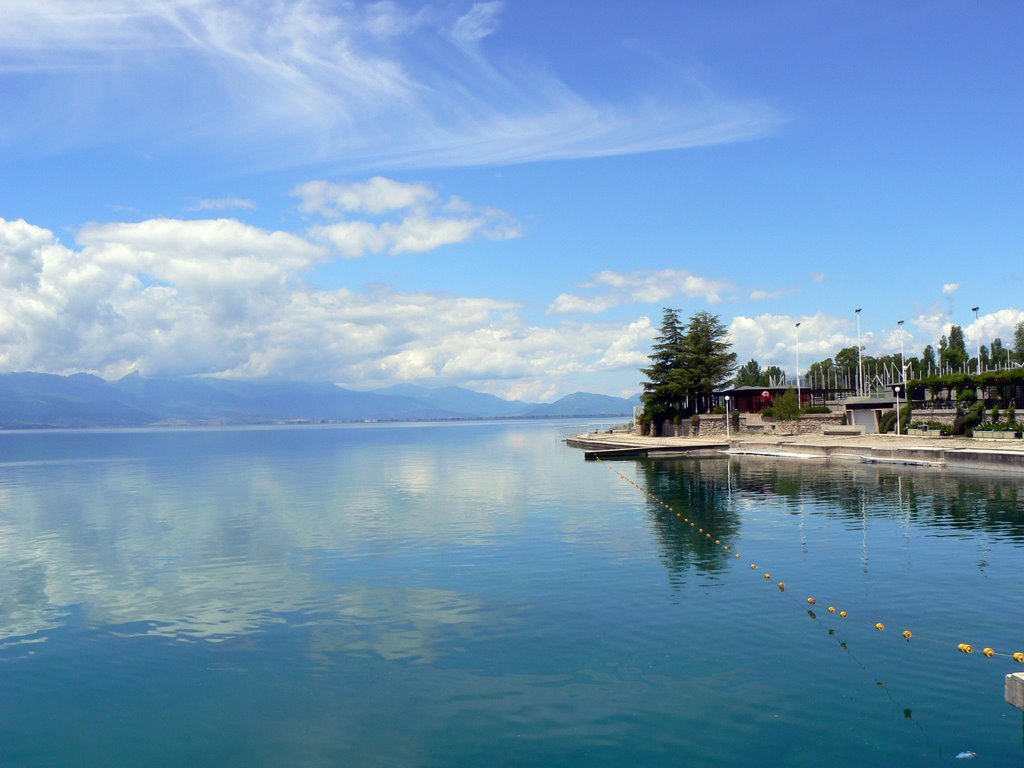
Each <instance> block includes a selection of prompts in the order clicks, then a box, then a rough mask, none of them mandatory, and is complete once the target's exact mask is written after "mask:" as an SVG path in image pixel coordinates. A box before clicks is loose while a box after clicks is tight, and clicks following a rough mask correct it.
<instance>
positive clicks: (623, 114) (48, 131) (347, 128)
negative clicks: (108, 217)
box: [0, 0, 780, 169]
mask: <svg viewBox="0 0 1024 768" xmlns="http://www.w3.org/2000/svg"><path fill="white" fill-rule="evenodd" d="M511 8H512V12H514V10H515V9H514V6H513V7H511ZM501 11H502V6H501V4H500V3H495V2H486V3H477V4H475V5H473V6H471V7H470V8H469V9H468V10H466V7H465V5H462V7H461V8H459V7H444V8H440V7H436V6H430V5H424V6H422V7H421V8H419V9H413V8H411V7H408V6H402V5H399V4H397V3H390V2H379V3H360V2H346V3H328V2H326V1H317V0H305V1H304V2H292V3H237V2H230V0H7V2H6V3H5V5H4V23H3V24H2V25H0V77H9V78H13V76H14V75H18V76H20V75H24V74H25V73H29V74H30V75H31V76H32V78H33V82H34V83H35V85H36V87H35V88H33V89H32V90H27V89H26V90H24V91H19V93H18V99H14V100H13V102H14V103H18V109H17V111H12V110H10V109H7V110H4V111H3V114H2V115H0V116H2V117H4V120H2V121H0V122H2V124H3V125H4V126H5V132H4V134H3V135H2V136H0V140H2V141H6V142H9V143H14V144H25V145H29V146H32V147H38V148H41V149H43V150H44V151H45V150H49V149H53V148H67V147H69V146H83V145H86V146H87V145H91V144H94V143H97V142H110V141H113V140H117V141H122V142H129V141H131V142H133V143H143V142H144V144H145V146H146V148H147V149H148V150H149V151H150V152H154V151H159V150H160V149H161V148H163V147H167V146H172V145H173V146H180V145H183V144H190V145H195V146H211V145H212V146H216V147H218V148H219V150H221V151H228V152H238V153H239V154H240V155H242V156H245V157H247V158H250V160H251V161H252V162H256V161H255V160H252V158H257V157H258V158H259V162H260V163H261V164H265V165H268V166H284V165H296V164H303V163H309V162H316V161H333V162H339V163H344V164H345V165H346V167H349V168H362V169H365V168H370V167H373V168H380V167H391V168H413V167H438V166H473V165H481V164H500V163H517V162H531V161H537V160H544V159H565V158H580V157H598V156H610V155H621V154H632V153H637V152H650V151H655V150H665V149H680V148H686V147H698V146H708V145H714V144H721V143H727V142H735V141H744V140H749V139H754V138H758V137H761V136H764V135H766V134H768V133H770V132H771V131H772V130H773V129H774V128H775V127H776V126H777V125H778V124H779V122H780V117H779V115H778V114H777V113H776V112H775V110H773V109H772V108H770V107H769V106H766V105H765V104H763V103H760V102H757V101H753V100H747V101H740V100H730V99H727V98H723V97H720V96H717V95H716V94H714V93H713V92H712V90H711V89H710V88H709V87H708V86H707V84H705V83H702V82H697V81H696V80H694V79H693V78H692V76H691V78H690V79H689V80H686V79H684V78H679V77H672V78H668V77H661V78H655V77H652V78H651V79H650V86H649V87H648V88H647V89H646V91H645V89H644V88H643V86H642V85H641V86H638V87H637V89H636V92H637V96H636V97H635V98H634V99H632V100H631V101H629V102H623V101H617V102H611V101H605V100H601V99H600V98H595V97H590V96H584V95H582V94H581V93H578V92H576V91H574V90H573V89H572V88H570V87H569V86H568V85H567V84H566V83H565V82H563V81H562V80H560V79H559V78H558V76H557V74H556V73H554V72H553V71H552V67H551V65H550V64H549V63H547V62H540V63H537V64H533V63H530V62H529V58H528V54H529V52H526V53H527V56H516V57H506V58H503V59H501V60H499V59H497V58H495V57H493V56H491V57H488V55H487V51H486V46H483V45H481V41H482V40H483V39H484V38H486V37H487V36H490V35H494V34H496V33H498V34H500V28H499V16H500V12H501ZM506 61H508V62H509V63H505V62H506ZM11 82H12V83H15V84H17V83H16V81H15V80H13V79H11ZM668 82H671V83H672V85H671V86H666V85H665V83H668ZM131 107H133V108H131ZM254 149H256V150H259V151H258V152H257V151H254Z"/></svg>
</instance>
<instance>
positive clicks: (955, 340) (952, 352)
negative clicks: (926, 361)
mask: <svg viewBox="0 0 1024 768" xmlns="http://www.w3.org/2000/svg"><path fill="white" fill-rule="evenodd" d="M968 359H970V355H968V354H967V344H966V343H965V342H964V329H963V328H961V327H960V326H959V325H954V326H952V327H951V328H950V329H949V349H947V350H946V362H947V363H948V364H949V365H951V366H952V367H953V370H954V371H957V370H959V369H960V368H962V367H963V366H965V365H966V364H967V361H968Z"/></svg>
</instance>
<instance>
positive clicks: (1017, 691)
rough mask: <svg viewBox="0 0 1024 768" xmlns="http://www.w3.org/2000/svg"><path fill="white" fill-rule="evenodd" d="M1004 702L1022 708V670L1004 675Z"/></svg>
mask: <svg viewBox="0 0 1024 768" xmlns="http://www.w3.org/2000/svg"><path fill="white" fill-rule="evenodd" d="M1006 703H1007V704H1012V705H1013V706H1015V707H1016V708H1017V709H1020V710H1024V672H1015V673H1014V674H1012V675H1007V676H1006Z"/></svg>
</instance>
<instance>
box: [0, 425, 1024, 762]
mask: <svg viewBox="0 0 1024 768" xmlns="http://www.w3.org/2000/svg"><path fill="white" fill-rule="evenodd" d="M564 432H565V429H564V425H558V424H554V423H551V422H534V423H515V422H513V423H466V424H434V425H382V424H374V425H360V426H351V427H301V428H266V429H216V430H161V431H123V432H46V433H0V765H2V766H4V767H5V768H10V767H11V766H71V765H73V766H120V765H123V766H165V765H166V766H182V765H216V766H249V767H251V766H495V765H508V766H530V765H536V766H541V765H545V766H555V765H557V766H576V765H579V766H624V765H642V766H662V765H664V766H668V765H671V766H679V765H702V766H703V765H706V766H783V765H785V766H815V768H818V767H819V766H827V765H833V766H886V767H887V768H891V767H892V766H931V765H944V764H950V763H952V764H957V765H961V764H964V765H966V764H970V765H989V766H1010V765H1021V764H1022V763H1024V745H1022V737H1024V731H1022V714H1021V713H1020V712H1019V711H1017V710H1015V709H1013V708H1011V707H1010V706H1009V705H1007V704H1006V703H1005V702H1004V701H1003V678H1004V676H1005V675H1006V674H1007V673H1009V672H1017V671H1024V665H1020V664H1017V663H1015V662H1014V661H1013V660H1012V659H1011V658H1008V657H1007V656H1002V655H1001V656H996V657H994V658H985V657H984V656H983V655H982V654H981V652H980V649H981V648H982V647H983V646H992V647H993V648H995V649H996V650H997V651H999V652H1000V653H1009V652H1013V651H1024V610H1022V608H1021V606H1022V604H1024V602H1022V590H1021V584H1022V566H1024V512H1022V500H1024V481H1022V478H1020V477H1015V476H1010V475H982V474H974V475H960V476H955V475H951V474H948V473H941V472H935V471H932V470H917V469H910V468H902V467H901V468H877V467H870V466H867V465H853V464H850V465H839V466H836V465H829V466H825V465H822V464H816V463H809V462H794V461H777V460H771V459H757V458H750V457H744V458H742V459H736V458H733V459H731V460H729V459H726V458H724V457H722V458H705V459H660V460H644V461H618V462H615V463H609V464H600V463H589V462H584V460H583V456H582V453H581V452H580V451H577V450H574V449H571V448H566V447H565V446H564V445H563V444H561V443H560V440H559V438H560V437H561V435H562V434H564ZM618 473H621V474H623V475H625V476H626V477H627V478H629V479H630V480H633V481H634V482H636V483H637V484H639V485H640V486H641V487H642V488H643V489H644V490H646V491H648V492H649V493H652V494H654V495H655V496H656V497H657V499H660V500H661V501H663V502H664V503H666V504H668V505H669V506H670V507H671V510H670V509H667V508H666V507H665V506H663V505H662V504H660V503H657V502H656V501H654V500H653V499H651V498H650V497H648V496H646V495H645V494H644V493H642V492H641V491H640V490H638V489H637V488H636V487H634V486H633V485H632V484H630V483H629V482H627V481H626V480H624V479H622V478H620V477H619V474H618ZM677 514H678V515H682V516H683V517H686V518H689V519H691V520H694V521H696V522H697V524H698V526H699V527H701V528H704V529H705V530H706V531H710V532H712V534H713V535H714V536H716V537H718V540H719V542H720V543H719V544H715V543H714V541H713V540H710V539H708V538H707V537H706V535H704V534H702V533H698V532H697V531H696V530H695V528H691V527H690V526H689V525H688V524H686V523H684V522H683V517H677ZM725 547H729V549H728V550H727V549H725ZM737 551H738V552H740V553H741V557H740V558H736V557H734V552H737ZM751 564H756V565H757V566H758V569H757V570H753V569H752V568H751V567H750V566H751ZM766 571H767V572H770V573H771V577H772V578H771V580H770V581H768V580H766V579H765V578H764V573H765V572H766ZM779 580H783V581H785V582H786V585H787V588H786V590H785V592H781V591H780V590H779V589H778V586H777V582H778V581H779ZM807 597H814V598H815V599H816V604H815V605H813V606H811V605H809V604H808V603H807V601H806V598H807ZM828 605H834V606H836V607H837V608H838V609H843V610H847V611H848V612H849V617H848V618H847V619H845V620H843V619H840V618H839V617H838V613H837V614H829V613H828V611H827V606H828ZM809 610H811V611H812V612H813V614H814V617H812V616H811V615H809V613H808V611H809ZM875 622H884V623H885V624H886V630H885V631H884V632H879V631H877V630H876V629H875V628H874V624H875ZM906 628H909V629H911V630H912V631H913V635H914V636H913V638H912V639H911V640H910V641H909V642H908V641H906V640H904V639H903V638H902V637H901V636H900V632H901V631H902V630H903V629H906ZM963 642H966V643H972V644H974V646H975V647H976V649H977V650H976V651H975V653H974V654H973V655H967V654H963V653H959V652H958V651H957V650H956V646H957V644H958V643H963ZM965 751H970V752H974V753H976V755H977V756H976V757H975V758H974V759H973V762H971V763H964V762H963V761H962V760H958V759H957V755H958V753H961V752H965Z"/></svg>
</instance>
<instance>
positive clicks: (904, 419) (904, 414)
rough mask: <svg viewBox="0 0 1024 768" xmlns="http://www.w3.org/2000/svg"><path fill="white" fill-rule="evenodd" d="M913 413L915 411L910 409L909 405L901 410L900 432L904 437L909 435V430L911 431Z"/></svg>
mask: <svg viewBox="0 0 1024 768" xmlns="http://www.w3.org/2000/svg"><path fill="white" fill-rule="evenodd" d="M912 411H913V409H912V408H911V407H910V404H909V403H908V404H907V405H904V406H903V407H902V408H900V431H901V432H902V433H903V434H904V435H905V434H907V429H909V427H910V417H911V415H912Z"/></svg>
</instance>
